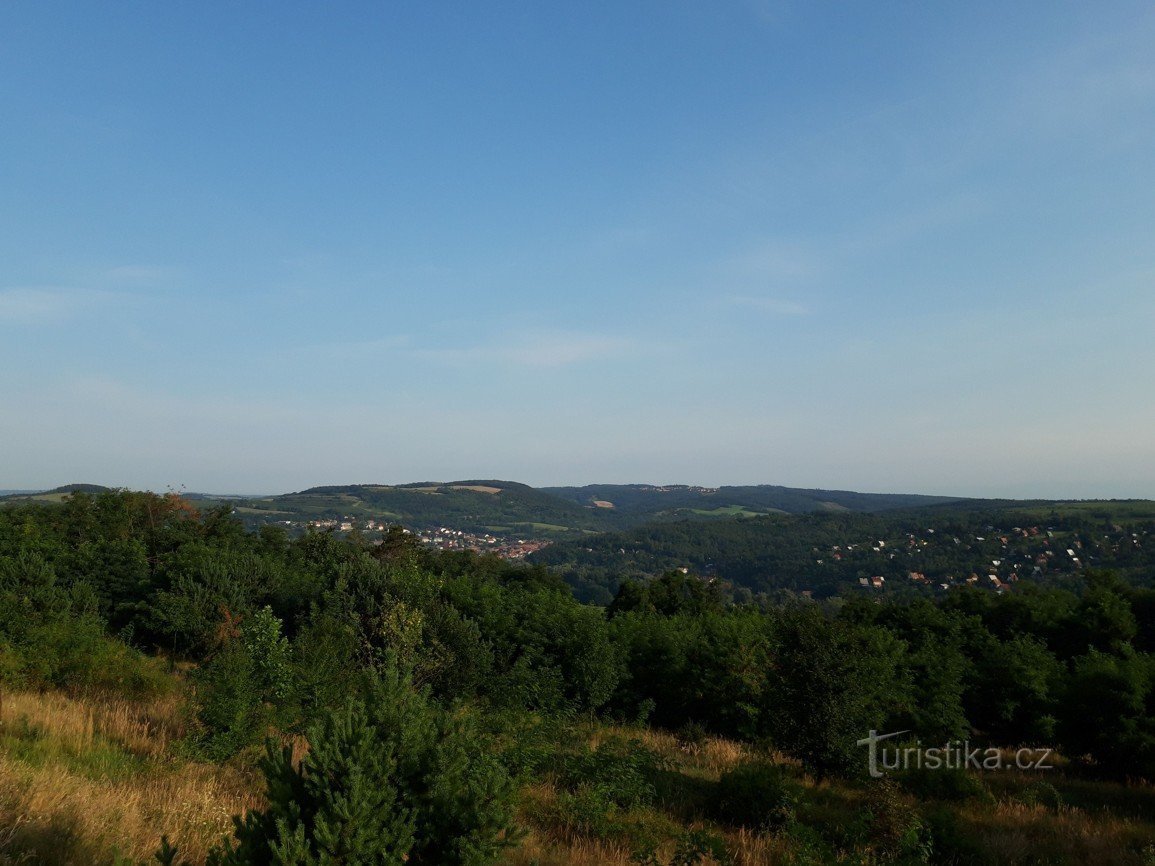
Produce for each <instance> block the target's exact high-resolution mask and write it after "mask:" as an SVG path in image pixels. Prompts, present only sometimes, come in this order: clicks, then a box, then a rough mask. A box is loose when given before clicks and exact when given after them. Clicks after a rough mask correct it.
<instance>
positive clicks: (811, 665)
mask: <svg viewBox="0 0 1155 866" xmlns="http://www.w3.org/2000/svg"><path fill="white" fill-rule="evenodd" d="M901 654H902V645H901V644H900V643H898V641H897V640H895V639H894V638H893V637H892V636H891V635H890V634H889V633H888V632H885V631H881V630H878V629H864V628H862V627H857V626H849V625H846V624H845V623H841V622H838V621H834V622H831V621H829V620H827V619H825V618H824V617H823V616H822V614H821V612H820V611H818V610H815V609H813V608H803V609H799V610H795V611H787V612H786V613H785V615H784V616H783V618H782V622H781V625H780V630H779V645H778V651H777V653H776V655H775V669H774V682H773V684H772V687H771V692H770V694H771V698H770V699H771V704H770V706H769V708H768V709H769V714H770V718H771V723H770V725H771V726H770V736H771V739H772V740H773V742H774V743H775V744H777V745H779V746H780V747H781V748H783V749H785V750H786V751H788V752H789V753H790V754H792V755H794V756H796V757H797V758H799V759H800V760H801V761H802V763H803V765H804V766H806V767H807V768H808V769H809V770H811V771H812V772H813V773H815V774H816V775H818V776H819V777H823V776H826V775H828V774H838V775H857V774H860V773H861V772H862V770H863V768H864V767H865V762H864V761H863V755H862V750H861V748H859V747H858V746H856V745H855V743H856V742H857V740H858V739H860V738H861V737H863V736H864V735H865V733H866V732H867V731H869V730H871V729H876V728H878V727H879V725H880V724H881V722H882V720H883V719H885V718H886V717H887V715H888V714H889V710H890V708H891V707H893V706H895V705H904V704H905V703H906V701H907V690H908V688H909V686H908V683H907V682H905V681H904V679H903V678H902V675H901V670H900V668H899V663H900V659H901Z"/></svg>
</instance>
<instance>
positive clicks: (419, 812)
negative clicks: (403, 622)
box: [208, 670, 515, 866]
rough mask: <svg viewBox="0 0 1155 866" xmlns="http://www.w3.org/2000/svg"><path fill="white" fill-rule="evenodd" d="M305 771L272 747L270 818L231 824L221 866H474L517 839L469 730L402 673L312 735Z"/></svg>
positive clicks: (494, 772) (495, 771) (500, 776)
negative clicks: (271, 865) (232, 830)
mask: <svg viewBox="0 0 1155 866" xmlns="http://www.w3.org/2000/svg"><path fill="white" fill-rule="evenodd" d="M309 739H310V749H309V752H308V754H307V755H306V756H305V757H304V758H303V759H302V761H301V763H300V764H299V765H295V764H294V763H293V761H292V753H291V751H290V750H289V749H288V748H282V749H277V748H276V747H275V746H274V745H273V744H272V743H270V745H269V748H268V752H267V755H266V757H265V758H264V760H263V761H262V763H261V769H262V771H263V772H264V774H265V778H266V783H267V786H268V803H269V805H268V807H267V808H266V809H264V810H261V811H252V812H249V813H248V814H247V815H246V816H245V817H244V818H243V819H240V818H238V819H236V821H235V825H236V826H235V839H234V841H232V842H230V843H226V844H223V845H222V846H220V847H219V848H217V849H216V850H215V851H214V852H213V853H212V854H211V855H210V857H209V861H208V862H209V863H210V864H212V866H226V864H264V863H269V862H277V863H283V864H286V866H288V864H301V866H304V864H317V866H321V864H333V866H335V864H345V863H381V864H386V863H391V864H392V863H395V864H400V863H409V864H427V866H433V864H438V866H440V864H445V866H456V864H460V866H475V864H477V866H479V864H484V863H490V862H493V860H494V859H496V857H497V856H498V854H499V853H500V852H501V851H502V850H503V849H504V848H505V847H507V846H508V845H509V844H510V843H511V841H512V840H513V838H514V837H515V831H514V828H513V826H512V824H511V815H512V788H511V785H510V782H509V779H508V777H507V776H506V774H505V772H504V769H503V768H502V767H501V765H500V764H498V763H497V762H496V761H495V760H493V759H492V758H491V757H489V756H488V755H487V754H486V750H485V744H484V743H483V742H481V741H480V740H479V739H478V738H477V735H476V733H475V731H474V730H473V728H472V727H471V725H470V724H469V723H468V721H467V720H466V719H464V718H463V717H461V716H459V715H454V714H451V713H447V712H445V711H443V710H440V709H438V708H437V707H436V706H435V705H434V704H432V703H431V702H430V701H429V699H428V698H427V696H426V695H424V694H423V693H421V692H417V691H415V690H414V689H413V688H412V687H411V686H410V685H409V683H408V682H407V681H406V680H405V678H403V677H401V676H400V675H399V674H397V673H396V671H395V670H394V671H387V672H385V674H384V676H383V678H382V679H381V680H378V681H375V682H373V683H372V684H371V685H370V687H369V688H368V690H367V693H366V696H365V698H364V700H355V701H352V702H350V703H349V704H348V705H347V706H346V707H345V708H344V710H341V711H337V712H333V713H331V714H329V715H327V716H326V717H325V719H324V720H323V721H322V722H321V723H320V724H318V725H317V726H315V727H314V728H313V729H312V730H311V732H310V738H309Z"/></svg>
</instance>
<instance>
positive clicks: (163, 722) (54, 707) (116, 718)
mask: <svg viewBox="0 0 1155 866" xmlns="http://www.w3.org/2000/svg"><path fill="white" fill-rule="evenodd" d="M13 724H24V725H27V726H29V727H30V728H33V729H35V730H36V731H38V732H39V733H40V734H41V735H43V736H46V737H50V738H52V739H53V740H55V741H57V742H58V743H59V744H61V745H62V746H65V747H68V748H70V749H74V750H76V751H78V752H79V751H83V750H85V749H89V748H91V747H92V746H93V745H94V744H95V742H96V741H97V738H98V737H100V738H103V739H104V740H106V741H109V742H112V743H115V744H116V745H118V746H120V747H121V748H123V749H124V750H125V751H127V752H130V753H132V754H134V755H139V756H141V757H151V758H160V757H164V756H166V755H167V754H168V751H169V746H170V745H171V744H172V742H173V741H174V740H177V739H179V738H180V737H181V736H183V734H184V711H183V700H182V698H181V696H180V695H179V694H177V693H175V692H174V693H172V694H171V695H168V696H165V697H163V698H159V699H156V700H154V701H151V702H148V703H143V702H129V701H121V700H100V699H95V698H94V699H83V698H71V697H68V696H66V695H64V694H60V693H57V692H47V693H36V692H14V693H13V692H6V693H4V694H3V696H2V697H0V731H3V730H5V729H6V728H7V727H10V726H11V725H13Z"/></svg>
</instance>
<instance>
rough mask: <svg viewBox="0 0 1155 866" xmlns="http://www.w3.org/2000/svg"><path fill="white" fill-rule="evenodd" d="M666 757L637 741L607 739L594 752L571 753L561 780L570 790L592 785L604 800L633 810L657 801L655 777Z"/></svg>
mask: <svg viewBox="0 0 1155 866" xmlns="http://www.w3.org/2000/svg"><path fill="white" fill-rule="evenodd" d="M664 763H665V762H664V759H663V758H662V757H661V756H660V755H658V754H657V753H656V752H654V751H652V750H650V749H647V748H646V747H645V746H643V745H642V744H641V743H639V742H638V741H637V740H618V739H611V740H606V741H605V742H604V743H602V744H601V745H599V746H598V747H597V749H596V750H594V751H592V752H589V751H587V752H584V753H581V754H578V755H571V756H569V757H568V758H567V759H566V760H565V762H564V764H563V768H562V772H561V778H560V780H559V781H560V782H561V784H562V785H563V786H564V787H565V788H567V789H569V790H577V789H581V788H590V789H592V790H595V791H597V792H599V794H600V796H601V798H602V799H604V800H606V801H608V802H611V803H613V804H614V805H617V806H621V807H622V808H625V809H631V808H634V807H636V806H646V805H649V804H650V803H652V802H653V801H654V798H655V797H656V796H657V792H656V791H655V789H654V776H655V774H656V773H657V772H658V771H659V770H660V769H661V768H662V767H663V766H664Z"/></svg>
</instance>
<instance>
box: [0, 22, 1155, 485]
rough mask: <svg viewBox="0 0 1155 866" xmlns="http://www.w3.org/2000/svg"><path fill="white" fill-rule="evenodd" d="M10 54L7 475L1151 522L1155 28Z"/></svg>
mask: <svg viewBox="0 0 1155 866" xmlns="http://www.w3.org/2000/svg"><path fill="white" fill-rule="evenodd" d="M0 33H3V34H4V35H3V38H2V39H0V488H4V487H10V488H21V487H40V486H52V485H56V484H61V483H67V482H72V481H92V482H97V483H104V484H110V485H117V486H121V485H123V486H132V487H147V488H151V489H156V490H163V489H166V488H168V487H174V488H179V487H182V486H183V487H185V488H186V489H189V490H212V491H220V492H281V491H287V490H294V489H301V488H303V487H306V486H309V485H313V484H321V483H356V482H403V481H415V480H435V479H436V480H449V479H457V478H465V477H471V478H483V477H496V478H507V479H514V480H520V481H525V482H527V483H531V484H561V483H570V484H580V483H591V482H682V483H699V484H743V483H775V484H787V485H794V486H814V487H839V488H850V489H860V490H872V491H904V492H926V493H946V494H969V495H1005V496H1022V497H1027V496H1055V497H1076V498H1083V497H1104V496H1106V497H1110V496H1117V497H1125V496H1142V497H1155V435H1152V432H1151V431H1152V430H1153V429H1155V400H1153V396H1155V339H1153V337H1152V332H1153V327H1152V326H1153V325H1155V291H1153V288H1155V280H1153V278H1155V194H1153V191H1155V159H1153V154H1155V52H1153V51H1152V50H1151V46H1152V45H1153V44H1155V10H1153V9H1152V8H1151V6H1150V5H1149V4H1145V3H1127V2H1120V3H1102V4H1087V3H1074V2H1072V3H1055V2H1024V3H1015V4H1006V3H981V2H976V3H969V4H938V3H934V4H931V3H921V2H920V3H916V2H911V3H872V4H865V3H864V4H841V3H839V4H835V3H809V2H808V3H803V2H797V3H791V2H769V0H767V2H762V0H730V2H727V0H718V2H689V0H665V2H629V3H622V2H620V0H615V2H583V3H571V4H545V3H530V2H517V3H515V2H501V0H496V2H492V3H484V4H481V3H476V4H474V3H396V2H363V3H354V2H346V3H341V2H337V3H331V4H319V3H313V2H287V0H280V2H277V3H272V2H246V3H223V2H198V3H183V2H182V3H155V2H138V3H130V2H118V3H93V2H87V3H66V2H53V0H36V2H31V0H28V2H12V3H5V4H3V5H0Z"/></svg>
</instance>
